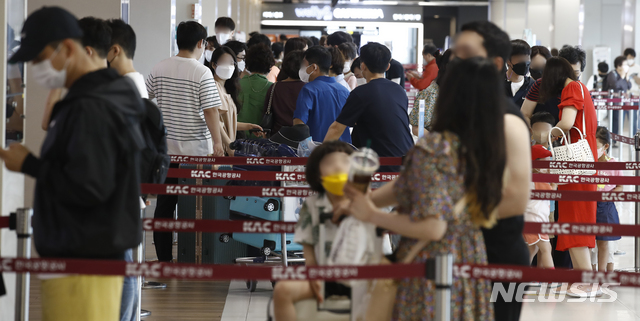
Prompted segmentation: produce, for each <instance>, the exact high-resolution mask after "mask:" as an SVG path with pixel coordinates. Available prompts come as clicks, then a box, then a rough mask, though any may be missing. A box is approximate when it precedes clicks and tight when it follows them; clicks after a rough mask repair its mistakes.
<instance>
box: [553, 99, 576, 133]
mask: <svg viewBox="0 0 640 321" xmlns="http://www.w3.org/2000/svg"><path fill="white" fill-rule="evenodd" d="M577 116H578V110H577V109H576V108H575V107H572V106H565V107H564V108H562V119H560V121H559V122H558V124H557V125H556V127H559V128H560V129H562V131H563V132H565V133H568V132H569V130H571V128H573V125H574V124H575V122H576V117H577ZM551 135H553V136H562V133H561V132H559V131H558V130H557V129H556V130H553V131H552V132H551Z"/></svg>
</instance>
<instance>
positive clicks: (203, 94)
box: [147, 56, 222, 156]
mask: <svg viewBox="0 0 640 321" xmlns="http://www.w3.org/2000/svg"><path fill="white" fill-rule="evenodd" d="M147 91H148V92H149V98H150V99H153V98H155V99H156V100H157V102H158V107H160V110H161V111H162V117H163V118H164V124H165V126H166V127H167V146H168V149H169V154H172V155H190V156H206V155H209V154H212V153H213V144H212V141H211V133H210V132H209V128H208V127H207V123H206V121H205V118H204V110H205V109H209V108H218V107H220V106H222V102H221V101H220V96H219V95H218V88H217V87H216V83H215V80H214V79H213V74H212V73H211V70H210V69H209V68H207V67H206V66H204V65H203V64H200V63H198V61H197V60H195V59H191V58H183V57H177V56H174V57H171V58H168V59H165V60H163V61H161V62H160V63H159V64H157V65H156V66H155V67H153V71H151V74H150V75H149V77H148V78H147Z"/></svg>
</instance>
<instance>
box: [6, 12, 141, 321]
mask: <svg viewBox="0 0 640 321" xmlns="http://www.w3.org/2000/svg"><path fill="white" fill-rule="evenodd" d="M80 38H82V30H81V29H80V26H79V25H78V20H77V19H76V18H75V17H74V16H73V15H72V14H70V13H69V12H67V11H65V10H64V9H61V8H59V7H44V8H42V9H39V10H36V11H35V12H33V13H32V14H31V15H30V16H29V17H28V18H27V20H26V21H25V23H24V27H23V29H22V40H21V44H22V45H21V47H20V49H19V50H18V51H17V52H16V53H15V54H14V55H13V56H12V57H11V59H10V60H9V63H17V62H31V63H32V66H31V73H32V75H31V76H32V77H33V79H34V80H35V81H36V82H37V83H38V84H39V85H40V86H42V87H45V88H48V89H54V88H62V87H64V88H67V89H68V94H67V95H66V96H65V98H64V99H62V100H61V101H59V102H58V103H56V104H55V106H54V108H53V112H52V115H51V122H50V124H49V130H48V132H47V136H46V138H45V141H44V143H43V146H42V150H41V153H40V158H37V157H36V156H34V155H33V154H31V153H30V152H29V150H27V149H26V147H24V146H23V145H20V144H15V145H11V146H10V147H9V149H8V150H0V158H2V159H3V160H4V162H5V165H6V166H7V168H8V169H9V170H12V171H21V172H23V173H25V174H27V175H30V176H32V177H34V178H35V179H36V188H35V201H34V216H33V232H34V241H35V246H36V249H37V251H38V253H39V255H40V256H41V257H44V258H69V259H71V258H73V259H103V260H104V259H111V260H123V259H124V252H125V250H127V249H130V248H133V247H135V246H137V245H138V244H139V243H140V242H141V240H142V235H141V229H142V224H141V221H140V203H139V196H140V173H139V168H138V166H136V165H137V164H138V163H139V158H140V150H141V148H142V147H143V146H144V139H143V138H142V137H141V135H140V134H135V133H137V132H139V131H140V128H139V125H140V124H139V122H140V120H141V119H142V117H143V115H144V105H143V102H142V100H141V98H140V97H139V95H138V93H137V92H136V90H135V87H134V85H133V84H132V82H131V80H129V79H127V78H123V77H121V76H119V75H118V73H117V72H116V71H115V70H113V69H105V68H104V65H103V64H101V63H97V62H96V61H95V60H94V59H93V58H92V57H91V56H90V55H89V54H88V51H87V50H86V47H85V46H83V45H82V43H81V42H80ZM122 284H123V277H121V276H92V275H57V276H50V277H46V278H43V280H42V282H41V285H42V293H41V296H42V311H43V319H44V320H105V319H106V320H118V319H119V315H120V304H121V301H120V297H121V293H122Z"/></svg>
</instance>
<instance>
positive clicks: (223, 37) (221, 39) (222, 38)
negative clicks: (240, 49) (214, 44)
mask: <svg viewBox="0 0 640 321" xmlns="http://www.w3.org/2000/svg"><path fill="white" fill-rule="evenodd" d="M229 39H231V34H228V33H216V40H217V41H218V43H219V44H220V45H221V46H222V45H224V44H225V43H227V41H229Z"/></svg>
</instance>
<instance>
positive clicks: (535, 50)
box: [531, 46, 551, 60]
mask: <svg viewBox="0 0 640 321" xmlns="http://www.w3.org/2000/svg"><path fill="white" fill-rule="evenodd" d="M537 55H540V56H542V57H544V59H546V60H549V58H551V52H550V51H549V49H547V47H543V46H533V47H531V59H533V57H535V56H537Z"/></svg>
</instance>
